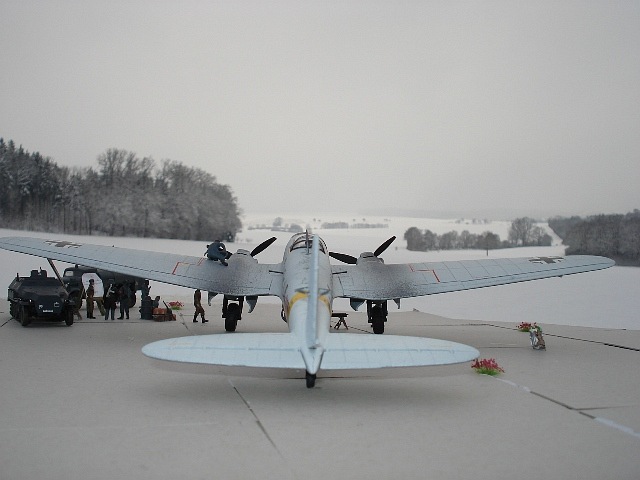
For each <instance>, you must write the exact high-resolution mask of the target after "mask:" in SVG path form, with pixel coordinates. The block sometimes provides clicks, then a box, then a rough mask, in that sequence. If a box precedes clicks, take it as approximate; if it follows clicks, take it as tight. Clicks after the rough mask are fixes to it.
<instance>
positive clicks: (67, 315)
mask: <svg viewBox="0 0 640 480" xmlns="http://www.w3.org/2000/svg"><path fill="white" fill-rule="evenodd" d="M63 318H64V323H66V324H67V327H70V326H71V325H73V310H71V309H69V310H66V311H65V312H64V314H63Z"/></svg>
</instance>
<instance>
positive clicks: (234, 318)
mask: <svg viewBox="0 0 640 480" xmlns="http://www.w3.org/2000/svg"><path fill="white" fill-rule="evenodd" d="M239 319H240V306H239V305H238V304H237V303H230V304H229V306H228V307H227V313H226V315H225V317H224V329H225V330H226V331H227V332H235V331H236V327H237V326H238V320H239Z"/></svg>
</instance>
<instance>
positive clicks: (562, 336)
mask: <svg viewBox="0 0 640 480" xmlns="http://www.w3.org/2000/svg"><path fill="white" fill-rule="evenodd" d="M483 325H488V326H490V327H495V328H504V329H505V330H518V329H517V328H511V327H505V326H502V325H493V324H491V323H485V324H483ZM545 335H546V336H547V337H554V338H564V339H565V340H576V341H578V342H586V343H596V344H598V345H604V346H605V347H614V348H621V349H623V350H631V351H632V352H640V348H635V347H625V346H624V345H618V344H615V343H608V342H599V341H597V340H587V339H585V338H576V337H567V336H565V335H557V334H553V333H545Z"/></svg>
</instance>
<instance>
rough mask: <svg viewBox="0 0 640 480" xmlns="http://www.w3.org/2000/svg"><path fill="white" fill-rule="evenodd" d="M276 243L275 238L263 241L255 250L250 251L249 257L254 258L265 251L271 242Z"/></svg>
mask: <svg viewBox="0 0 640 480" xmlns="http://www.w3.org/2000/svg"><path fill="white" fill-rule="evenodd" d="M275 241H276V237H271V238H269V239H267V240H265V241H264V242H262V243H261V244H260V245H258V246H257V247H256V248H254V249H253V250H251V256H252V257H255V256H256V255H257V254H259V253H260V252H262V251H263V250H266V249H267V247H268V246H269V245H271V244H272V243H273V242H275Z"/></svg>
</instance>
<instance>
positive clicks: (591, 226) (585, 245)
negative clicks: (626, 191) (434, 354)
mask: <svg viewBox="0 0 640 480" xmlns="http://www.w3.org/2000/svg"><path fill="white" fill-rule="evenodd" d="M549 226H550V227H551V228H552V229H553V231H554V232H556V234H557V235H558V236H559V237H560V238H562V243H564V244H565V245H566V246H567V250H566V253H567V255H602V256H605V257H609V258H612V259H614V260H615V261H616V263H618V264H620V265H640V210H638V209H635V210H634V211H633V212H630V213H627V214H625V215H622V214H616V215H594V216H590V217H587V218H581V217H575V216H574V217H568V218H567V217H554V218H551V219H550V220H549Z"/></svg>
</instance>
